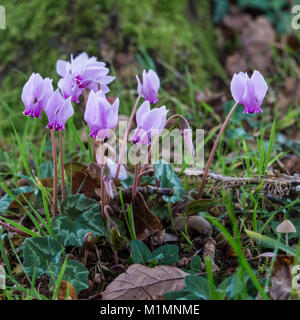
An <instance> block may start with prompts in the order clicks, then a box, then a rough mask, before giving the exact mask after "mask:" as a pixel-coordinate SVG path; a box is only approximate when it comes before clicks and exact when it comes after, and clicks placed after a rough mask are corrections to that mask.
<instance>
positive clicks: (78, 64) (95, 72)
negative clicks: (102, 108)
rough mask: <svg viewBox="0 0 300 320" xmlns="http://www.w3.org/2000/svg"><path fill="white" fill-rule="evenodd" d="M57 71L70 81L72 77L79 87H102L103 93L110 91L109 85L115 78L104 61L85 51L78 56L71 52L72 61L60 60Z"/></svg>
mask: <svg viewBox="0 0 300 320" xmlns="http://www.w3.org/2000/svg"><path fill="white" fill-rule="evenodd" d="M56 71H57V73H58V75H60V76H61V77H63V78H65V77H68V81H70V79H72V84H73V85H74V86H77V87H78V89H88V90H93V91H98V90H99V87H101V90H102V91H103V93H107V92H109V88H108V86H107V85H108V84H109V83H111V82H112V81H113V80H114V78H115V77H112V76H108V75H107V74H108V73H109V69H108V68H106V67H105V63H104V62H100V61H97V58H96V57H91V58H89V56H88V55H87V53H85V52H83V53H81V54H80V55H78V56H77V57H76V58H73V55H72V54H71V61H70V62H68V61H63V60H58V61H57V63H56ZM69 86H70V84H69ZM78 92H79V91H78ZM73 99H74V98H73Z"/></svg>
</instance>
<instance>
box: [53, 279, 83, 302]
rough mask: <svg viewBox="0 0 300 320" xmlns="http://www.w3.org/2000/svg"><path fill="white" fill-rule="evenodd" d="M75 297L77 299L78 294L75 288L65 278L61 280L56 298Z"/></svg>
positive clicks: (72, 298)
mask: <svg viewBox="0 0 300 320" xmlns="http://www.w3.org/2000/svg"><path fill="white" fill-rule="evenodd" d="M54 289H55V287H54ZM67 294H68V296H67ZM77 299H78V296H77V292H76V290H75V288H74V287H73V286H72V285H71V283H70V282H68V281H66V280H62V281H61V284H60V287H59V289H58V294H57V300H77Z"/></svg>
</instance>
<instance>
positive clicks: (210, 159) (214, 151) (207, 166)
mask: <svg viewBox="0 0 300 320" xmlns="http://www.w3.org/2000/svg"><path fill="white" fill-rule="evenodd" d="M238 105H239V103H238V102H237V103H235V104H234V106H233V107H232V109H231V111H230V112H229V114H228V116H227V118H226V119H225V121H224V123H223V125H222V127H221V129H220V132H219V134H218V137H217V139H216V141H215V143H214V145H213V148H212V150H211V152H210V155H209V158H208V161H207V164H206V167H205V170H204V173H203V178H202V181H201V185H200V187H199V191H198V196H197V199H198V200H199V199H201V197H202V194H203V190H204V186H205V182H206V178H207V175H208V171H209V168H210V166H211V163H212V160H213V157H214V155H215V153H216V150H217V147H218V144H219V141H220V139H221V136H222V134H223V132H224V131H225V129H226V127H227V124H228V122H229V119H230V118H231V116H232V114H233V112H234V111H235V109H236V108H237V106H238Z"/></svg>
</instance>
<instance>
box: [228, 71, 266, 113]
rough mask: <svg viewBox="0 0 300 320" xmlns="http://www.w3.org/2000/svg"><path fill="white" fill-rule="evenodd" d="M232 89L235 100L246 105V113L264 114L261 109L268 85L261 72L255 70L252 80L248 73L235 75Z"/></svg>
mask: <svg viewBox="0 0 300 320" xmlns="http://www.w3.org/2000/svg"><path fill="white" fill-rule="evenodd" d="M230 89H231V94H232V96H233V99H234V100H235V101H236V102H238V103H240V104H242V105H244V107H245V109H244V113H260V112H262V110H261V109H260V107H261V104H262V101H263V99H264V97H265V95H266V93H267V91H268V85H267V83H266V81H265V79H264V77H263V76H262V75H261V73H260V72H259V71H257V70H255V71H254V72H253V74H252V76H251V78H249V76H248V74H247V73H246V72H240V73H239V74H234V75H233V78H232V80H231V85H230Z"/></svg>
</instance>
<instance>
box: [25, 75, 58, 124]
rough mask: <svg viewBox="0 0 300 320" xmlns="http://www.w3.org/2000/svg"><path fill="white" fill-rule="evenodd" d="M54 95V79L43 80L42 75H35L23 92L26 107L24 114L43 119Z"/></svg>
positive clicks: (26, 84) (31, 77)
mask: <svg viewBox="0 0 300 320" xmlns="http://www.w3.org/2000/svg"><path fill="white" fill-rule="evenodd" d="M52 93H53V86H52V79H49V78H45V79H43V78H42V77H41V76H40V74H38V73H33V74H32V75H31V76H30V78H29V79H28V81H27V82H26V83H25V85H24V87H23V91H22V101H23V103H24V105H25V110H24V112H23V114H25V115H26V116H29V117H32V118H41V114H42V111H43V110H44V108H45V107H46V104H47V102H48V99H49V97H50V96H51V94H52Z"/></svg>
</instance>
